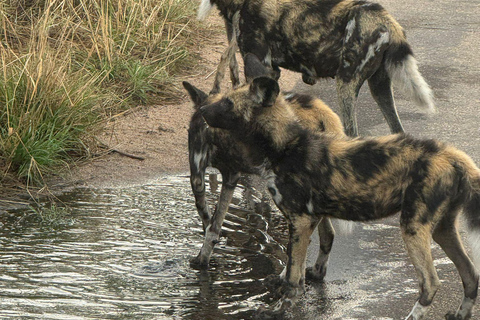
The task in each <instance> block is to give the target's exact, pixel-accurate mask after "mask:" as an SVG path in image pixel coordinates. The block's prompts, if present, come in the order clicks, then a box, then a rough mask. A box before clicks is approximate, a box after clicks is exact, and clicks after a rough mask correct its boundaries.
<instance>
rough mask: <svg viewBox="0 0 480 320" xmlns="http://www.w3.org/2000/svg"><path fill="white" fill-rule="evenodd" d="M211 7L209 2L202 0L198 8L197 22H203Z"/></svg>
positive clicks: (208, 0)
mask: <svg viewBox="0 0 480 320" xmlns="http://www.w3.org/2000/svg"><path fill="white" fill-rule="evenodd" d="M212 8H213V5H212V3H211V2H210V0H202V2H201V3H200V6H199V7H198V13H197V20H205V18H206V17H207V16H208V14H209V13H210V11H212Z"/></svg>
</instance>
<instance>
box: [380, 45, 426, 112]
mask: <svg viewBox="0 0 480 320" xmlns="http://www.w3.org/2000/svg"><path fill="white" fill-rule="evenodd" d="M386 67H387V72H388V74H389V76H390V78H391V79H392V82H393V84H394V86H395V87H398V88H399V89H400V90H401V91H402V92H404V93H405V94H407V95H409V96H410V98H412V99H413V100H414V101H415V103H416V104H417V105H419V106H420V107H422V108H424V109H425V110H426V111H427V112H435V104H434V102H433V92H432V90H431V89H430V87H429V86H428V84H427V82H426V81H425V79H424V78H423V77H422V75H421V74H420V71H418V66H417V60H416V59H415V58H414V56H413V52H412V50H411V48H410V46H409V44H408V43H406V42H404V43H401V44H393V45H391V46H390V48H389V49H387V52H386Z"/></svg>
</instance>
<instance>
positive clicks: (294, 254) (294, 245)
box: [272, 212, 318, 313]
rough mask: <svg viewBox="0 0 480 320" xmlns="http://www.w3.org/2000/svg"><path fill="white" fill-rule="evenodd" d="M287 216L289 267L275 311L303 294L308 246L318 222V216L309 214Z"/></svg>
mask: <svg viewBox="0 0 480 320" xmlns="http://www.w3.org/2000/svg"><path fill="white" fill-rule="evenodd" d="M284 214H285V212H284ZM286 217H287V219H288V220H289V243H288V247H287V255H288V260H287V268H286V273H285V278H284V281H283V283H282V287H281V288H280V293H281V295H282V298H281V299H280V300H279V301H278V302H277V303H276V304H275V305H274V307H273V310H272V312H273V313H281V312H283V311H285V310H286V309H287V308H289V307H290V306H291V305H293V304H294V303H295V302H296V301H297V299H298V298H299V296H300V295H301V294H303V292H304V290H305V264H306V258H307V248H308V245H309V244H310V236H311V235H312V233H313V230H315V227H316V226H317V224H318V219H317V218H314V217H312V216H309V215H307V214H301V215H298V214H289V215H286Z"/></svg>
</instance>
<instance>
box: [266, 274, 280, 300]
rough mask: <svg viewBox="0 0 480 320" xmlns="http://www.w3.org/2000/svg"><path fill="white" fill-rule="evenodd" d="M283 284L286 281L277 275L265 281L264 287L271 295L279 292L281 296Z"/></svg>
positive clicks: (270, 276)
mask: <svg viewBox="0 0 480 320" xmlns="http://www.w3.org/2000/svg"><path fill="white" fill-rule="evenodd" d="M283 282H284V280H283V279H282V277H281V276H279V275H276V274H271V275H269V276H268V277H266V278H265V280H263V285H264V286H265V288H267V290H268V291H270V292H271V293H276V292H278V293H279V295H280V292H279V290H280V288H281V287H282V285H283Z"/></svg>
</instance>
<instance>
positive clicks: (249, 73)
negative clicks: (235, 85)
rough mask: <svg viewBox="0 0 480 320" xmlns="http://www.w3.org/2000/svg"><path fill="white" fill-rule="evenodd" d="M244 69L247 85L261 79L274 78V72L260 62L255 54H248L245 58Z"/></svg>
mask: <svg viewBox="0 0 480 320" xmlns="http://www.w3.org/2000/svg"><path fill="white" fill-rule="evenodd" d="M243 62H244V68H243V71H244V73H245V79H246V80H247V83H250V82H252V80H253V79H255V78H259V77H270V78H273V77H272V71H271V70H269V69H268V68H267V67H265V65H264V64H263V63H262V62H260V59H258V57H257V56H256V55H254V54H253V53H247V54H246V55H245V56H244V57H243Z"/></svg>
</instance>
